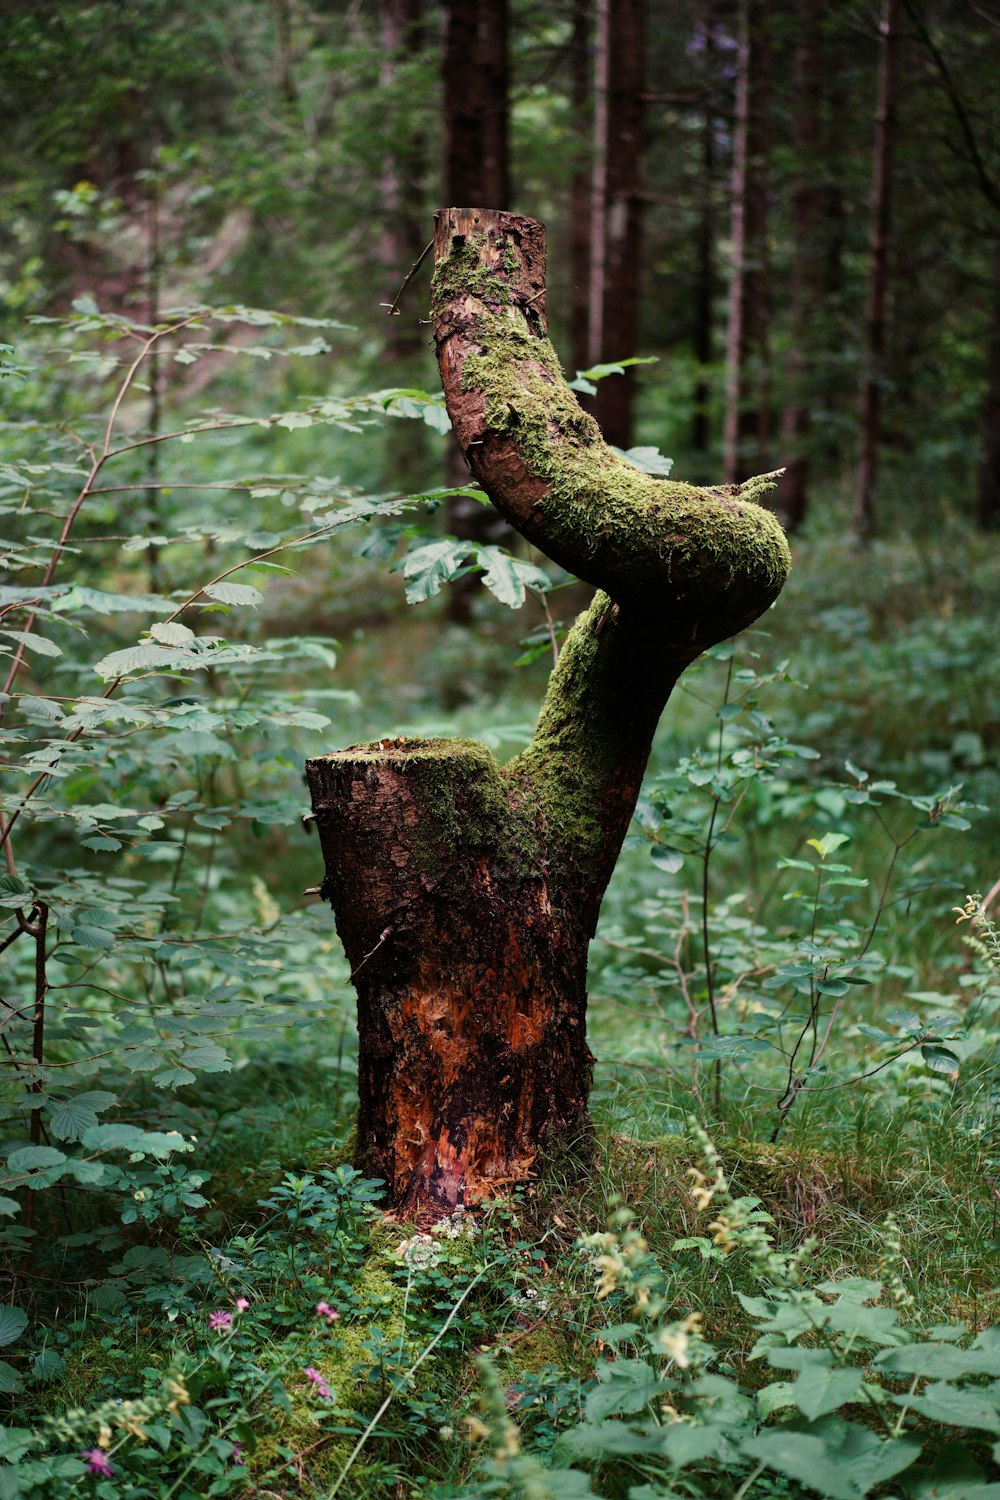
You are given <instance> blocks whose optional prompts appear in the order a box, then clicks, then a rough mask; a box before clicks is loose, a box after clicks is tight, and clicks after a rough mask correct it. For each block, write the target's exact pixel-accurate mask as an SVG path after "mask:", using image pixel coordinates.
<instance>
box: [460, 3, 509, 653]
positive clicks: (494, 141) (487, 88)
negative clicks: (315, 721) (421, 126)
mask: <svg viewBox="0 0 1000 1500" xmlns="http://www.w3.org/2000/svg"><path fill="white" fill-rule="evenodd" d="M444 16H445V26H444V61H443V82H444V114H445V161H444V185H445V196H446V197H447V200H448V202H449V203H465V204H468V203H491V204H493V205H494V207H496V208H506V207H507V205H508V203H509V201H510V169H509V146H508V136H509V127H508V116H509V108H508V94H509V64H508V46H507V0H476V3H475V4H471V3H469V0H448V3H447V4H446V5H445V7H444ZM445 478H446V482H447V483H448V484H449V485H453V486H455V487H457V486H459V485H462V484H465V483H467V482H468V478H469V471H468V468H467V466H466V464H465V462H464V460H463V458H462V455H461V453H460V452H459V450H458V449H457V448H455V447H454V446H453V447H452V448H451V449H450V450H449V454H448V462H447V467H446V475H445ZM448 530H449V531H450V532H451V534H452V535H453V536H457V537H459V538H461V539H462V540H463V541H470V542H501V541H503V540H504V537H505V535H506V528H505V527H504V526H501V525H499V524H498V522H497V518H496V516H495V515H493V514H491V513H490V511H489V510H487V509H485V508H484V507H483V506H482V505H480V504H479V503H478V501H476V500H470V499H467V498H465V497H463V496H460V495H459V496H454V497H453V498H452V499H451V500H449V502H448ZM478 589H479V579H478V577H477V576H476V575H475V574H470V575H468V576H467V577H465V578H461V579H459V580H458V581H457V582H456V583H453V584H452V585H451V586H450V588H449V590H448V613H449V617H450V618H451V619H452V620H453V621H454V622H455V623H456V624H461V625H467V624H469V622H470V621H471V619H472V601H473V599H474V598H475V595H476V593H477V592H478Z"/></svg>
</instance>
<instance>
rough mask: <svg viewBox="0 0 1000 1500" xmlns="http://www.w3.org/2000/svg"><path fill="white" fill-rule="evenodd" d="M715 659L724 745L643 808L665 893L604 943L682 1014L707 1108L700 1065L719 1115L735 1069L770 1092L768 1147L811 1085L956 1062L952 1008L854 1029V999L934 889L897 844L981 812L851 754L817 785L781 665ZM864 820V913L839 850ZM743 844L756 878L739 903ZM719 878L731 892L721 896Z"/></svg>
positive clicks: (708, 751)
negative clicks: (898, 919)
mask: <svg viewBox="0 0 1000 1500" xmlns="http://www.w3.org/2000/svg"><path fill="white" fill-rule="evenodd" d="M712 654H713V655H714V657H715V659H716V660H717V661H719V662H721V663H722V664H723V665H724V678H723V687H722V694H721V700H722V701H721V703H718V704H717V705H716V706H715V708H714V714H715V718H716V720H717V727H716V729H715V732H714V736H713V739H714V743H712V744H711V745H710V746H707V747H705V748H702V749H696V750H695V751H694V752H693V753H691V754H689V755H686V756H681V757H680V758H679V759H678V762H677V764H676V766H675V767H674V768H672V769H671V770H669V771H666V772H661V773H660V774H659V775H657V776H656V777H655V778H654V779H653V781H652V783H651V785H650V787H649V790H648V793H647V794H646V795H644V797H643V799H642V801H641V802H640V805H639V808H638V810H637V821H638V822H639V824H640V826H641V828H642V836H641V838H642V841H643V842H645V843H646V844H647V845H648V846H649V852H650V857H651V860H652V863H653V865H654V866H655V867H656V869H657V870H658V871H660V872H662V875H663V887H662V889H661V891H660V892H658V893H657V895H656V896H653V897H650V898H647V900H646V901H645V903H644V906H643V918H644V920H643V922H642V924H641V927H640V929H639V932H638V933H637V934H636V935H625V934H621V935H618V934H615V935H612V934H610V933H609V934H608V935H607V937H606V938H605V941H606V942H609V943H610V944H612V945H613V946H614V948H615V949H616V951H617V953H618V954H620V955H622V958H621V959H620V960H619V968H618V971H617V976H616V977H618V982H621V981H622V980H623V979H628V980H632V981H635V980H637V979H640V978H641V979H642V980H643V981H645V982H647V983H651V984H653V985H655V987H656V994H657V1004H658V1006H659V1008H660V1009H661V1013H662V1014H664V1015H665V1016H667V1015H669V1014H671V1011H672V1012H673V1014H674V1015H675V1016H676V1020H674V1021H673V1023H672V1024H673V1026H674V1028H675V1029H676V1032H677V1033H678V1034H679V1036H680V1039H681V1040H680V1043H679V1045H680V1047H681V1049H683V1051H686V1052H687V1053H688V1054H689V1055H690V1059H691V1074H692V1078H693V1083H694V1087H695V1091H696V1097H697V1098H698V1099H699V1101H701V1100H702V1094H701V1091H700V1090H701V1085H700V1069H701V1068H702V1067H703V1066H704V1065H705V1064H707V1065H708V1068H709V1072H710V1078H711V1096H710V1098H711V1105H712V1107H713V1108H714V1110H715V1112H716V1114H718V1113H719V1112H720V1111H721V1108H722V1090H723V1077H724V1069H725V1068H726V1067H727V1066H731V1067H736V1068H738V1069H739V1070H740V1071H741V1073H743V1075H744V1078H747V1077H748V1076H749V1077H750V1078H752V1082H750V1084H749V1086H750V1087H751V1088H753V1089H755V1090H758V1091H759V1090H761V1089H763V1088H770V1089H773V1091H774V1095H775V1103H774V1113H773V1115H772V1129H771V1139H772V1141H775V1140H777V1139H778V1137H779V1135H780V1134H781V1132H782V1130H783V1128H784V1125H785V1122H786V1120H787V1117H788V1115H789V1112H790V1111H791V1110H792V1108H793V1107H794V1105H795V1103H796V1101H797V1100H798V1099H799V1098H800V1097H802V1096H804V1095H806V1094H808V1093H810V1092H814V1091H821V1090H823V1089H826V1088H830V1087H834V1088H839V1087H841V1086H843V1084H844V1083H845V1082H847V1081H849V1080H850V1078H851V1077H852V1076H853V1077H854V1078H855V1079H856V1080H857V1081H859V1082H860V1081H862V1080H863V1079H864V1078H867V1077H873V1076H875V1075H876V1074H879V1073H881V1072H882V1070H883V1069H884V1068H886V1067H888V1066H889V1065H890V1064H891V1063H894V1062H896V1061H897V1060H898V1059H899V1058H902V1057H904V1056H907V1055H909V1054H912V1053H916V1054H917V1055H918V1057H919V1058H920V1059H921V1060H922V1062H923V1063H924V1064H925V1065H926V1066H927V1067H928V1068H931V1069H933V1070H935V1071H938V1072H941V1073H944V1074H950V1073H953V1072H954V1071H955V1070H956V1069H957V1067H958V1065H959V1058H958V1056H957V1055H956V1053H955V1052H954V1051H953V1050H951V1048H950V1047H949V1045H947V1044H948V1043H949V1042H950V1041H952V1040H955V1039H958V1038H959V1037H961V1036H962V1035H963V1034H964V1032H963V1023H962V1019H961V1017H960V1016H959V1015H958V1013H957V1012H956V1011H955V1010H952V1009H950V1010H948V1011H945V1012H939V1013H932V1014H931V1015H929V1016H921V1015H920V1014H919V1013H918V1012H916V1011H914V1010H912V1009H909V1008H907V1009H904V1008H902V1007H901V1008H899V1009H896V1010H891V1009H890V1010H887V1011H886V1012H885V1014H884V1015H883V1016H880V1018H879V1021H880V1024H878V1025H875V1024H873V1023H871V1022H867V1021H861V1020H859V1019H858V1018H857V1006H856V1001H857V998H858V993H857V992H858V990H859V988H862V987H871V986H873V985H874V984H876V983H878V982H879V981H880V980H881V979H882V978H883V976H884V975H885V973H886V970H887V967H888V965H887V960H886V958H885V956H884V955H882V954H880V953H879V951H878V949H877V948H876V947H875V943H876V939H877V937H878V936H879V935H880V932H881V929H882V927H883V924H884V922H885V919H886V916H887V914H888V913H890V912H891V910H892V908H893V906H894V904H896V903H897V902H898V901H899V900H900V899H901V894H900V893H901V891H902V895H903V898H905V900H906V901H907V902H909V901H912V900H913V899H914V898H916V897H917V896H918V894H919V893H920V892H921V890H922V889H924V888H926V887H927V886H928V885H933V884H934V883H935V882H934V879H933V877H931V878H929V879H928V878H927V877H926V876H924V875H922V874H920V873H917V872H914V873H911V874H910V875H909V876H908V877H907V878H905V879H904V881H903V882H901V881H900V874H901V870H902V862H901V857H902V856H903V855H904V851H908V850H909V848H910V846H911V845H912V844H913V843H914V840H916V839H917V838H918V837H921V836H924V835H926V834H927V833H928V832H931V831H934V830H940V829H951V830H956V831H964V830H966V829H968V828H969V827H970V823H969V819H968V816H967V814H968V813H969V812H970V810H971V805H970V804H969V803H968V802H966V801H965V800H963V799H962V796H961V787H960V786H958V785H955V786H950V787H947V788H946V789H945V790H943V791H941V792H939V793H936V794H933V795H925V794H917V795H914V794H911V793H907V792H904V791H903V790H901V789H900V788H899V787H898V786H897V785H896V783H895V782H894V781H891V780H888V779H876V780H873V779H872V778H871V777H870V775H869V773H868V772H867V771H864V770H862V769H860V768H858V767H857V766H855V765H854V764H853V763H852V762H850V761H848V762H847V764H846V771H847V774H848V776H849V778H850V779H849V780H848V781H846V782H844V781H829V780H826V779H824V780H818V779H816V778H815V776H811V775H810V774H809V771H808V767H809V766H810V764H812V763H815V762H817V761H818V760H819V759H820V756H819V752H818V751H816V750H814V749H812V748H810V747H808V746H804V745H801V744H799V743H797V742H795V741H793V740H791V739H789V738H788V737H787V736H786V735H784V734H782V733H781V732H780V730H779V729H778V728H777V727H776V725H775V718H776V715H774V714H773V711H771V712H766V711H765V709H764V707H763V704H762V702H761V698H762V695H763V694H764V692H765V690H770V691H771V693H772V694H773V692H774V691H775V690H776V689H780V688H781V687H782V685H792V679H791V678H790V677H789V674H788V663H787V662H786V661H782V662H780V663H779V664H778V666H777V667H776V668H775V669H774V670H773V671H762V670H761V669H760V667H759V666H758V665H757V664H756V661H755V657H756V653H755V652H753V651H750V652H749V653H747V663H746V665H740V661H741V651H740V648H739V647H738V646H737V645H736V644H733V643H727V644H725V645H723V646H721V647H717V648H716V649H715V651H714V653H712ZM695 696H696V697H699V698H701V697H702V694H700V693H698V692H697V691H695ZM892 806H898V807H902V808H907V809H909V810H910V817H911V821H909V822H908V823H905V822H903V823H901V820H899V819H898V818H893V817H892V816H891V815H890V809H891V807H892ZM914 814H915V815H916V816H915V817H914V816H913V815H914ZM863 817H868V818H871V819H872V820H873V821H874V822H875V824H876V827H877V829H878V830H879V831H880V833H881V835H882V837H883V838H884V841H885V845H886V847H887V849H888V853H887V856H886V857H885V860H884V866H883V869H882V870H881V872H880V874H879V876H878V877H877V880H876V882H874V883H875V884H876V887H877V891H876V897H875V902H874V905H873V907H872V908H871V910H870V911H869V913H868V914H867V915H863V914H859V912H858V905H859V901H860V900H862V899H866V897H865V894H864V893H867V892H868V890H869V888H870V885H871V884H872V882H871V880H870V878H869V876H868V875H863V874H860V873H859V872H858V871H857V869H856V867H854V866H852V865H849V864H847V863H844V862H842V861H841V860H838V859H835V858H833V857H832V856H834V855H836V854H837V853H838V851H839V850H841V849H842V848H843V846H845V845H847V844H849V843H851V841H852V838H853V837H854V836H855V835H856V834H857V833H858V832H859V831H860V829H859V824H860V820H861V818H863ZM831 823H832V824H833V825H834V826H833V827H832V828H830V827H828V828H827V831H825V832H822V833H820V832H819V829H821V828H822V827H823V825H824V824H826V825H829V824H831ZM817 825H818V826H817ZM786 829H787V830H789V831H793V830H794V833H795V836H796V839H797V849H796V853H795V854H792V855H788V854H786V855H782V856H781V857H780V858H778V859H776V860H775V862H774V868H775V870H776V871H777V872H778V873H777V874H776V876H775V877H773V879H772V880H771V881H770V882H769V883H767V884H765V881H764V876H763V869H762V858H763V847H762V845H763V844H764V842H765V840H766V843H767V845H769V846H771V847H773V844H774V838H775V834H776V833H777V832H778V831H779V830H781V831H782V832H784V830H786ZM848 829H849V830H851V831H850V832H847V831H845V830H848ZM814 830H815V831H814ZM635 842H639V840H635ZM798 849H801V851H802V854H801V855H800V854H799V853H798ZM738 851H742V852H743V857H744V860H745V867H744V872H743V874H742V878H743V879H744V880H747V876H748V874H749V881H748V887H743V888H739V887H738V888H737V890H736V892H735V893H733V892H732V891H731V883H732V875H733V871H734V869H735V868H736V865H737V861H738V859H739V853H738ZM747 867H748V868H747ZM917 870H918V871H919V865H918V866H917ZM785 872H787V875H786V873H785ZM789 877H790V879H791V881H792V882H793V883H792V884H791V885H790V886H788V884H787V882H788V878H789ZM723 884H725V885H728V886H729V887H730V892H729V893H727V894H726V896H724V897H722V898H721V899H720V897H719V895H718V894H717V893H718V889H719V887H720V886H721V885H723ZM783 885H784V886H786V888H785V889H784V890H782V889H781V887H782V886H783ZM779 892H780V895H781V909H780V912H779V911H777V910H776V909H775V906H774V902H775V896H776V895H777V894H778V893H779ZM632 955H634V963H633V964H632V965H631V966H630V965H629V958H630V956H632ZM678 1002H679V1004H678ZM845 1022H846V1023H847V1025H848V1026H849V1027H850V1029H851V1031H852V1033H853V1036H854V1038H857V1037H859V1036H860V1037H864V1038H865V1039H866V1040H867V1042H868V1043H869V1044H871V1043H874V1044H875V1056H874V1057H871V1056H870V1055H869V1056H868V1057H867V1058H864V1059H863V1060H858V1059H857V1047H856V1045H852V1046H851V1047H850V1049H849V1050H848V1051H846V1052H845V1049H844V1045H843V1042H842V1041H841V1040H840V1032H841V1031H842V1029H843V1028H844V1023H845ZM838 1050H839V1052H840V1054H841V1056H840V1058H839V1059H838V1062H837V1065H836V1067H835V1069H834V1070H833V1074H832V1076H831V1062H832V1060H833V1058H834V1056H835V1055H836V1053H837V1051H838ZM775 1065H777V1069H778V1071H777V1076H775V1073H774V1071H773V1069H774V1066H775ZM769 1078H774V1082H773V1083H770V1082H765V1079H769ZM704 1102H705V1103H706V1104H707V1102H708V1101H704Z"/></svg>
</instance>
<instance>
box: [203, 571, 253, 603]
mask: <svg viewBox="0 0 1000 1500" xmlns="http://www.w3.org/2000/svg"><path fill="white" fill-rule="evenodd" d="M202 593H203V594H207V595H208V597H209V599H217V600H218V601H219V603H220V604H249V605H250V606H251V607H252V608H253V609H256V608H257V605H258V604H262V603H263V602H264V595H263V594H262V593H261V591H260V589H255V588H254V587H253V586H252V585H251V584H249V583H230V581H229V579H228V578H227V579H223V581H222V582H221V583H207V584H206V585H205V587H204V588H203V589H202Z"/></svg>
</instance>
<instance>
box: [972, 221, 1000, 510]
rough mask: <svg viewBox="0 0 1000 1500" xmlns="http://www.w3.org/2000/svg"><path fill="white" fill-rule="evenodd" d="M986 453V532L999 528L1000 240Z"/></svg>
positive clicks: (982, 493) (982, 491)
mask: <svg viewBox="0 0 1000 1500" xmlns="http://www.w3.org/2000/svg"><path fill="white" fill-rule="evenodd" d="M982 422H983V451H982V456H981V459H980V464H979V505H978V511H977V516H978V520H979V524H980V526H981V527H982V528H983V530H984V531H990V530H993V529H994V528H996V527H1000V238H998V239H997V247H996V256H995V259H994V262H993V305H992V316H991V319H990V336H989V342H988V344H987V349H986V395H985V397H984V400H983V417H982Z"/></svg>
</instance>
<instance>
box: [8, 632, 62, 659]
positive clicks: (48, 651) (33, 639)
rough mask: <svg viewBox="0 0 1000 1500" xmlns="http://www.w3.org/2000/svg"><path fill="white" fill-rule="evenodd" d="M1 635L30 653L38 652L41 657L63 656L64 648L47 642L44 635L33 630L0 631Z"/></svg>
mask: <svg viewBox="0 0 1000 1500" xmlns="http://www.w3.org/2000/svg"><path fill="white" fill-rule="evenodd" d="M0 635H5V636H8V637H9V638H10V639H11V640H12V641H16V642H17V644H18V645H19V646H24V647H25V648H26V649H27V650H28V651H37V652H38V654H39V656H62V654H63V653H62V647H61V646H57V645H56V643H55V641H50V640H47V639H46V637H45V636H44V635H36V634H35V632H34V631H33V630H32V631H27V630H7V629H0Z"/></svg>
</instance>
